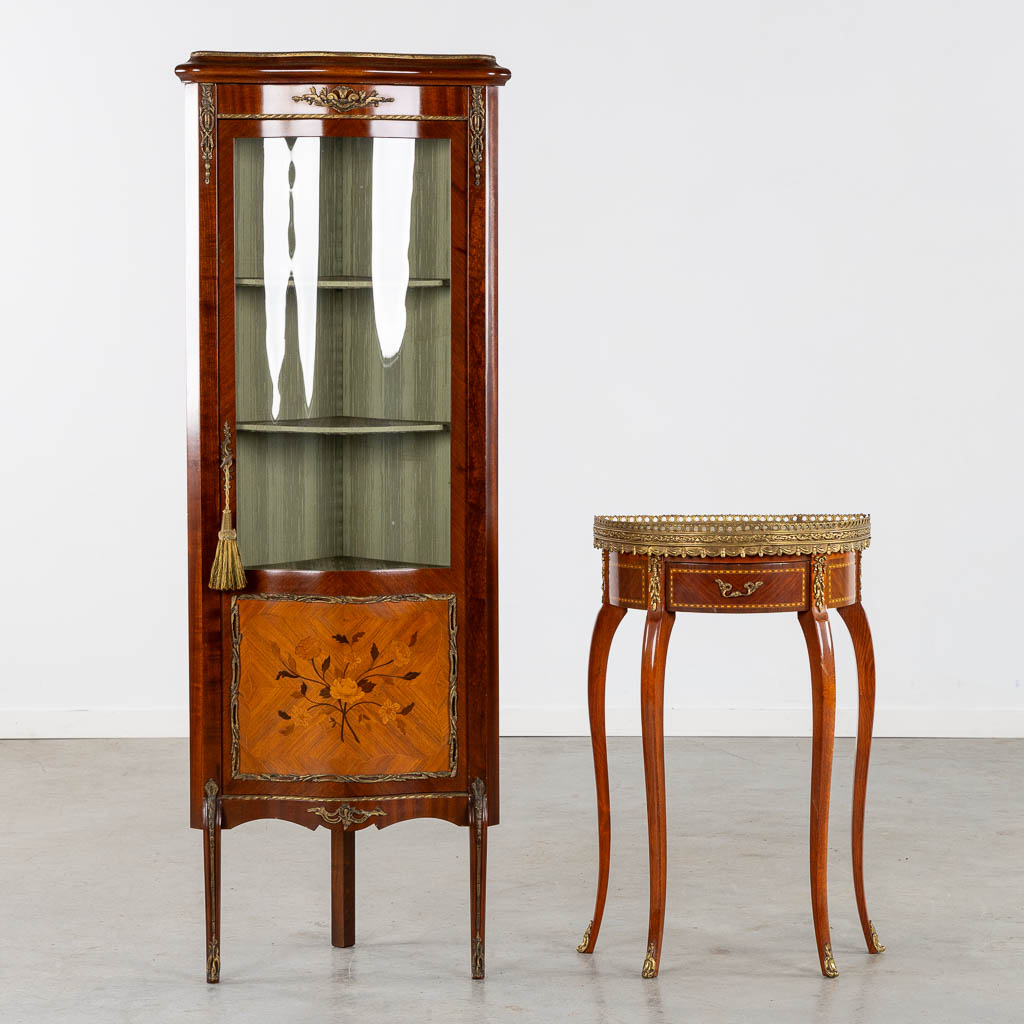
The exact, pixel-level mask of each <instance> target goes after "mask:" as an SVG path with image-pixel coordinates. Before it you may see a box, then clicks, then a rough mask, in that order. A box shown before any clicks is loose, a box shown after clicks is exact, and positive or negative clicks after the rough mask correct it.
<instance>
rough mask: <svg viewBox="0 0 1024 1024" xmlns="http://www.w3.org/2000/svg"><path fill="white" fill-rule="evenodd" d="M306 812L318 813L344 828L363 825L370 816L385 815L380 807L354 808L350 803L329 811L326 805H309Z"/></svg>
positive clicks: (326, 819) (330, 823) (380, 816)
mask: <svg viewBox="0 0 1024 1024" xmlns="http://www.w3.org/2000/svg"><path fill="white" fill-rule="evenodd" d="M306 813H307V814H316V815H318V816H319V817H321V818H323V819H324V821H326V822H327V824H328V825H340V826H341V827H342V828H343V829H344V828H351V827H352V826H353V825H362V823H363V822H364V821H369V820H370V818H383V817H384V811H383V810H382V809H381V808H380V807H375V808H373V810H370V811H364V810H363V809H362V808H361V807H357V808H355V809H354V810H353V809H352V808H351V807H349V806H348V804H342V805H341V806H340V807H336V808H335V809H334V810H333V811H329V810H328V809H327V808H326V807H307V808H306Z"/></svg>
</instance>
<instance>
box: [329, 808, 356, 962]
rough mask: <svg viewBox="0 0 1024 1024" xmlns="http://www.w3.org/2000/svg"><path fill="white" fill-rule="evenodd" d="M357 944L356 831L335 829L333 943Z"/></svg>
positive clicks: (332, 847)
mask: <svg viewBox="0 0 1024 1024" xmlns="http://www.w3.org/2000/svg"><path fill="white" fill-rule="evenodd" d="M355 944H356V834H355V833H354V832H346V831H345V830H344V829H340V828H335V829H331V945H332V946H338V947H340V948H344V947H346V946H354V945H355Z"/></svg>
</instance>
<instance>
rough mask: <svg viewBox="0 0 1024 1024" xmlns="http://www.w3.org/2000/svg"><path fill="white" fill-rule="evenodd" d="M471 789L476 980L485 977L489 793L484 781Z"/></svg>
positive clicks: (476, 783)
mask: <svg viewBox="0 0 1024 1024" xmlns="http://www.w3.org/2000/svg"><path fill="white" fill-rule="evenodd" d="M469 789H470V793H471V796H472V800H473V804H472V811H473V831H474V842H475V845H476V885H475V886H474V888H473V955H472V968H473V970H472V974H473V977H474V978H482V977H483V976H484V937H483V909H484V894H483V874H484V816H485V815H486V814H487V791H486V789H485V788H484V781H483V779H474V780H473V781H472V783H471V784H470V787H469Z"/></svg>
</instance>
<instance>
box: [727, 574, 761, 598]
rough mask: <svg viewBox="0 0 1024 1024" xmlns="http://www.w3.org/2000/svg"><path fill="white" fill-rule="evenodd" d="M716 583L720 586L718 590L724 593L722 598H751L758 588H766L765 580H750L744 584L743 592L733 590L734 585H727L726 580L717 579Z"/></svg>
mask: <svg viewBox="0 0 1024 1024" xmlns="http://www.w3.org/2000/svg"><path fill="white" fill-rule="evenodd" d="M715 582H716V583H717V584H718V589H719V590H720V591H721V592H722V597H750V595H751V594H752V593H753V592H754V591H755V590H757V588H758V587H763V586H764V580H748V581H747V582H746V583H744V584H743V589H742V590H733V588H732V584H731V583H726V582H725V580H720V579H718V578H717V577H716V578H715Z"/></svg>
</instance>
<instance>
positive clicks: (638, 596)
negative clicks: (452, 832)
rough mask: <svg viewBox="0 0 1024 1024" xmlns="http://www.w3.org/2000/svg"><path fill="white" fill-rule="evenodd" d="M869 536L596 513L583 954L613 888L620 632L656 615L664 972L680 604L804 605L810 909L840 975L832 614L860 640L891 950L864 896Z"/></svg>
mask: <svg viewBox="0 0 1024 1024" xmlns="http://www.w3.org/2000/svg"><path fill="white" fill-rule="evenodd" d="M870 538H871V521H870V518H869V517H868V516H866V515H835V516H828V515H789V516H597V517H596V518H595V520H594V546H595V547H597V548H600V549H601V551H602V603H601V610H600V611H599V612H598V614H597V622H596V624H595V625H594V635H593V639H592V641H591V646H590V668H589V704H590V731H591V741H592V743H593V748H594V771H595V775H596V778H597V814H598V838H599V868H598V883H597V901H596V905H595V908H594V917H593V920H592V921H591V922H590V924H589V925H588V926H587V930H586V932H585V934H584V936H583V941H582V942H581V943H580V944H579V946H578V947H577V949H578V950H579V952H581V953H592V952H593V951H594V947H595V945H596V944H597V935H598V932H599V931H600V928H601V918H602V916H603V914H604V904H605V898H606V896H607V893H608V866H609V858H610V853H611V816H610V808H609V795H608V749H607V743H606V739H605V709H604V694H605V673H606V670H607V665H608V651H609V648H610V647H611V642H612V637H613V636H614V634H615V630H616V629H617V628H618V625H619V623H620V622H621V621H622V619H623V617H624V616H625V614H626V611H627V610H628V609H630V608H638V609H641V610H643V611H645V612H646V614H647V622H646V626H645V629H644V642H643V654H642V660H641V666H640V703H641V713H642V732H643V752H644V774H645V779H646V788H647V825H648V839H649V845H650V872H651V900H650V920H649V925H648V933H647V955H646V957H645V959H644V964H643V970H642V975H643V977H645V978H654V977H657V974H658V966H659V963H660V960H661V943H662V933H663V931H664V925H665V879H666V854H667V841H666V829H665V824H666V815H665V744H664V693H665V658H666V655H667V653H668V641H669V636H670V634H671V632H672V625H673V623H674V622H675V617H676V612H714V613H725V614H736V613H739V614H752V613H756V612H796V613H797V619H798V620H799V622H800V626H801V628H802V630H803V634H804V640H805V641H806V643H807V653H808V656H809V658H810V669H811V698H812V708H813V744H812V755H811V815H810V818H811V823H810V863H811V908H812V912H813V917H814V935H815V940H816V943H817V947H818V959H819V962H820V964H821V972H822V974H823V975H825V977H827V978H834V977H836V976H837V975H838V973H839V972H838V970H837V969H836V962H835V958H834V957H833V955H832V945H831V939H830V934H829V924H828V895H827V880H826V875H827V859H828V811H829V790H830V785H831V779H832V746H833V738H834V734H835V707H836V696H835V664H834V660H833V652H832V633H831V630H830V628H829V618H828V610H829V609H830V608H835V609H836V611H838V612H839V615H840V617H841V618H842V619H843V621H844V622H845V623H846V626H847V628H848V629H849V631H850V636H851V637H852V638H853V646H854V652H855V654H856V659H857V680H858V689H859V694H860V702H859V717H858V724H857V754H856V762H855V768H854V792H853V824H852V841H853V883H854V888H855V892H856V896H857V910H858V912H859V914H860V922H861V927H862V929H863V931H864V940H865V942H866V943H867V948H868V952H869V953H881V952H882V951H883V950H884V949H885V947H884V946H883V945H882V944H881V943H880V942H879V941H878V935H877V933H876V932H875V927H874V925H873V924H872V923H871V919H870V918H869V917H868V912H867V904H866V902H865V899H864V871H863V865H864V859H863V847H864V801H865V793H866V789H867V777H868V758H869V755H870V751H871V726H872V720H873V718H874V706H875V662H874V654H873V652H872V646H871V630H870V628H869V626H868V620H867V616H866V615H865V613H864V608H863V606H862V604H861V574H860V567H861V553H862V552H863V551H864V549H865V548H867V546H868V544H869V542H870Z"/></svg>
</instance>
